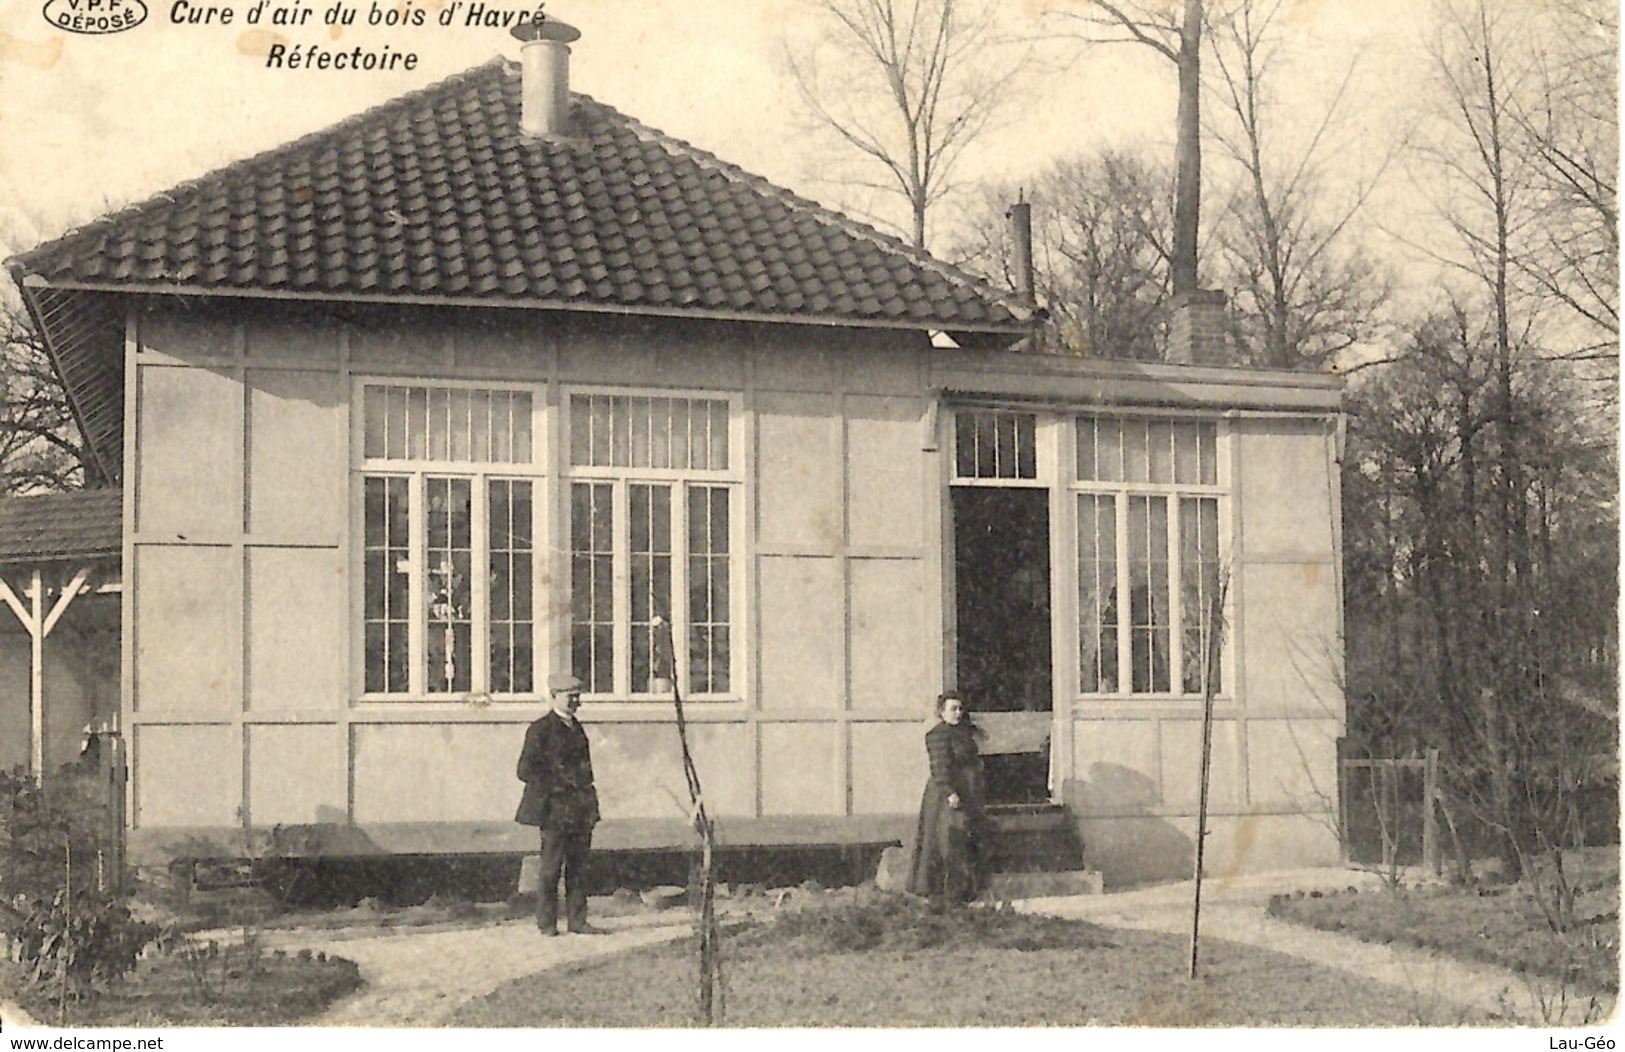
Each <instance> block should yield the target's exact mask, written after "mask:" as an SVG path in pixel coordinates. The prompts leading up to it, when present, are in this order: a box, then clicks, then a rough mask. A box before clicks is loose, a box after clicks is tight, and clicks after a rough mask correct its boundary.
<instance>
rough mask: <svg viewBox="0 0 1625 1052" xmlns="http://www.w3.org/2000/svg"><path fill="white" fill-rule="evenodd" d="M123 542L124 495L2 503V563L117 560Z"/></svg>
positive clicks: (77, 494) (73, 493) (49, 496)
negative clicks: (89, 559)
mask: <svg viewBox="0 0 1625 1052" xmlns="http://www.w3.org/2000/svg"><path fill="white" fill-rule="evenodd" d="M123 538H124V501H123V491H122V490H118V489H84V490H69V491H67V492H63V493H37V494H31V495H28V496H22V497H0V563H19V562H29V563H40V562H60V561H66V560H71V559H87V558H106V557H110V556H111V557H117V556H118V555H120V554H121V552H122V551H123V545H124V539H123Z"/></svg>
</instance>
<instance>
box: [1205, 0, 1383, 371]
mask: <svg viewBox="0 0 1625 1052" xmlns="http://www.w3.org/2000/svg"><path fill="white" fill-rule="evenodd" d="M1282 2H1283V0H1241V2H1240V3H1239V4H1238V5H1237V7H1236V9H1235V10H1234V12H1233V13H1232V14H1231V16H1230V17H1229V18H1227V19H1226V20H1225V21H1224V22H1223V23H1222V24H1221V25H1219V26H1217V27H1215V29H1214V31H1213V33H1212V36H1213V42H1214V56H1215V60H1216V61H1215V65H1216V66H1217V69H1218V75H1217V77H1216V78H1215V80H1216V86H1217V88H1218V92H1219V98H1220V101H1221V104H1222V105H1221V112H1220V113H1219V114H1218V115H1217V116H1218V117H1219V118H1220V119H1218V120H1214V121H1212V122H1210V128H1211V129H1213V134H1214V137H1215V139H1216V140H1217V142H1218V143H1219V144H1220V145H1221V147H1222V148H1223V150H1224V153H1225V155H1226V156H1227V157H1228V158H1229V160H1230V161H1231V162H1232V163H1233V164H1234V165H1235V166H1236V170H1237V171H1238V172H1239V173H1240V175H1241V180H1240V186H1239V188H1238V189H1237V192H1236V193H1235V195H1234V197H1233V198H1232V199H1231V201H1230V204H1229V206H1228V208H1226V210H1225V213H1224V215H1223V217H1222V219H1221V222H1220V226H1219V232H1218V237H1217V240H1218V242H1219V244H1220V246H1221V248H1222V249H1223V251H1224V255H1225V262H1226V264H1227V267H1226V270H1227V277H1228V278H1229V280H1228V282H1227V284H1228V285H1229V286H1230V288H1231V290H1232V301H1231V302H1232V304H1233V306H1234V308H1235V317H1236V319H1237V321H1238V329H1239V330H1240V332H1239V336H1240V339H1239V340H1238V343H1239V344H1240V350H1241V351H1242V352H1243V353H1245V354H1246V355H1247V356H1248V357H1249V358H1250V359H1251V360H1252V361H1253V362H1254V363H1255V364H1259V365H1267V366H1271V367H1274V368H1279V369H1290V368H1303V367H1309V368H1315V367H1321V366H1324V365H1325V364H1326V363H1328V362H1329V361H1330V360H1332V359H1333V358H1334V357H1335V356H1336V355H1337V354H1339V353H1340V352H1342V351H1344V350H1346V349H1347V348H1348V347H1350V346H1352V345H1353V344H1355V343H1356V342H1358V341H1360V340H1362V339H1364V338H1366V337H1367V336H1368V335H1369V334H1370V333H1371V332H1372V331H1373V329H1374V327H1375V324H1376V320H1377V315H1378V311H1379V309H1380V308H1381V306H1382V305H1383V303H1384V302H1385V301H1386V299H1387V298H1388V293H1389V283H1388V280H1387V276H1386V274H1384V273H1383V271H1382V270H1381V269H1380V268H1379V267H1378V266H1377V265H1376V264H1375V263H1374V261H1373V260H1372V259H1371V258H1370V257H1368V256H1367V255H1365V254H1364V253H1363V252H1361V251H1360V250H1359V249H1358V248H1357V247H1356V246H1355V245H1354V244H1353V231H1352V230H1351V227H1352V225H1353V224H1354V223H1355V221H1356V219H1357V218H1358V216H1359V215H1360V212H1361V210H1362V209H1363V208H1364V206H1365V204H1366V202H1367V200H1368V199H1369V197H1370V194H1371V192H1372V189H1373V188H1374V186H1375V185H1376V181H1377V178H1378V177H1379V176H1380V175H1381V173H1382V170H1383V169H1385V168H1386V167H1387V165H1388V161H1389V160H1390V159H1391V158H1392V157H1393V156H1394V155H1395V153H1397V148H1396V149H1395V150H1391V151H1390V152H1389V154H1388V156H1387V157H1386V158H1383V159H1382V160H1381V161H1380V162H1379V163H1378V165H1377V166H1376V168H1375V170H1374V171H1372V172H1369V173H1364V174H1355V175H1354V176H1353V180H1354V181H1353V184H1352V185H1351V186H1350V187H1349V188H1348V189H1347V191H1346V192H1341V193H1338V194H1336V195H1334V194H1333V193H1332V192H1331V188H1330V186H1329V185H1328V184H1329V182H1330V180H1328V179H1327V177H1326V172H1325V170H1324V162H1325V160H1326V158H1327V156H1328V155H1335V156H1339V157H1341V156H1343V155H1342V154H1340V153H1339V152H1338V149H1337V147H1338V145H1339V143H1340V138H1339V126H1340V125H1341V123H1342V120H1343V118H1344V116H1345V113H1346V111H1347V107H1348V105H1349V99H1350V86H1351V84H1352V83H1353V81H1354V75H1355V68H1356V60H1353V59H1351V60H1350V62H1349V65H1348V67H1347V69H1346V70H1345V71H1344V73H1343V75H1342V77H1341V79H1340V80H1339V81H1338V83H1337V85H1336V87H1335V89H1334V91H1333V92H1332V95H1331V98H1330V99H1329V100H1328V101H1327V102H1326V104H1325V106H1324V108H1323V109H1322V110H1321V111H1320V113H1319V116H1318V118H1315V119H1311V120H1309V121H1308V122H1307V126H1306V133H1305V134H1306V139H1305V141H1304V143H1303V145H1302V146H1301V147H1299V148H1297V149H1295V150H1289V149H1283V148H1282V146H1281V143H1282V142H1283V141H1285V139H1286V138H1287V137H1286V135H1284V134H1280V131H1281V129H1280V128H1279V126H1278V125H1279V124H1280V123H1281V122H1280V121H1278V120H1277V119H1276V116H1277V114H1276V112H1275V108H1274V107H1272V106H1271V105H1270V101H1269V85H1270V83H1271V81H1272V79H1273V78H1274V75H1275V74H1274V70H1275V67H1276V62H1277V60H1278V59H1279V58H1280V46H1279V41H1278V38H1277V33H1276V30H1275V24H1276V20H1277V17H1278V16H1279V14H1280V11H1281V8H1282ZM1298 100H1299V102H1300V103H1301V96H1299V97H1298ZM1295 108H1296V109H1297V110H1298V114H1297V116H1298V117H1299V119H1300V120H1301V119H1302V118H1303V116H1304V115H1305V113H1306V112H1307V108H1306V107H1303V106H1302V105H1298V106H1297V107H1295Z"/></svg>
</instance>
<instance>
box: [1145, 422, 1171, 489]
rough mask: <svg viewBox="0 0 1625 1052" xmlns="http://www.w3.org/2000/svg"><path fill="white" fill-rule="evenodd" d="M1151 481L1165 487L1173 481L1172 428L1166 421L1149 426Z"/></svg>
mask: <svg viewBox="0 0 1625 1052" xmlns="http://www.w3.org/2000/svg"><path fill="white" fill-rule="evenodd" d="M1150 434H1151V438H1150V441H1151V481H1152V482H1158V483H1162V484H1163V485H1167V484H1168V483H1170V482H1172V481H1173V480H1174V426H1173V425H1172V424H1170V423H1169V422H1168V421H1166V420H1158V421H1154V422H1153V423H1152V424H1151V433H1150Z"/></svg>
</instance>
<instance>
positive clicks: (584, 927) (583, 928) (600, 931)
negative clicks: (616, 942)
mask: <svg viewBox="0 0 1625 1052" xmlns="http://www.w3.org/2000/svg"><path fill="white" fill-rule="evenodd" d="M570 934H571V935H608V934H609V929H608V928H600V927H598V925H596V924H588V923H587V922H586V921H578V922H577V923H575V924H572V925H570Z"/></svg>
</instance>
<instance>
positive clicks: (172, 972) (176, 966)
mask: <svg viewBox="0 0 1625 1052" xmlns="http://www.w3.org/2000/svg"><path fill="white" fill-rule="evenodd" d="M360 985H361V973H360V971H359V970H358V969H357V968H356V966H355V964H354V963H353V962H351V961H347V960H343V959H341V958H337V957H327V956H323V955H318V954H309V953H294V954H284V953H280V952H275V953H264V954H258V955H254V956H252V957H251V956H250V955H248V954H245V952H244V951H243V950H242V949H241V948H240V947H235V948H227V949H211V948H210V947H209V944H203V945H202V946H200V947H193V948H191V949H190V950H189V951H187V952H182V951H179V950H175V951H171V952H163V953H160V952H149V953H148V955H147V957H146V958H144V959H143V960H142V961H141V963H140V964H139V965H138V966H137V967H136V968H135V969H134V970H133V971H131V972H130V973H129V974H128V975H126V976H124V977H123V978H122V979H120V980H118V981H117V982H115V983H113V984H112V985H111V987H110V988H108V989H105V990H97V991H94V992H93V993H91V994H90V995H88V996H86V997H84V998H81V999H69V1001H68V1003H67V1005H66V1007H65V1008H64V1006H63V1004H62V1002H61V999H60V997H59V996H58V994H59V991H58V990H55V989H52V988H51V985H50V984H38V983H32V982H28V981H27V980H26V979H25V978H24V977H23V975H22V972H21V969H20V967H19V966H18V965H16V964H14V963H11V962H3V963H0V996H3V997H4V998H6V999H7V1000H10V1001H15V1002H16V1003H17V1004H18V1005H19V1006H20V1007H21V1008H22V1009H23V1011H25V1012H27V1013H28V1014H29V1015H30V1016H32V1017H33V1018H34V1019H35V1020H36V1021H37V1022H39V1023H42V1024H46V1025H50V1026H56V1025H66V1026H121V1027H124V1026H133V1027H143V1026H283V1025H287V1024H297V1023H301V1022H305V1021H306V1020H308V1019H309V1018H310V1017H312V1016H314V1015H316V1014H318V1013H320V1012H321V1011H323V1010H324V1009H325V1008H327V1006H328V1005H330V1004H332V1003H333V1002H334V1001H337V1000H338V999H339V998H341V997H343V996H345V995H346V994H348V993H350V992H351V991H353V990H355V989H357V988H358V987H359V986H360Z"/></svg>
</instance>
